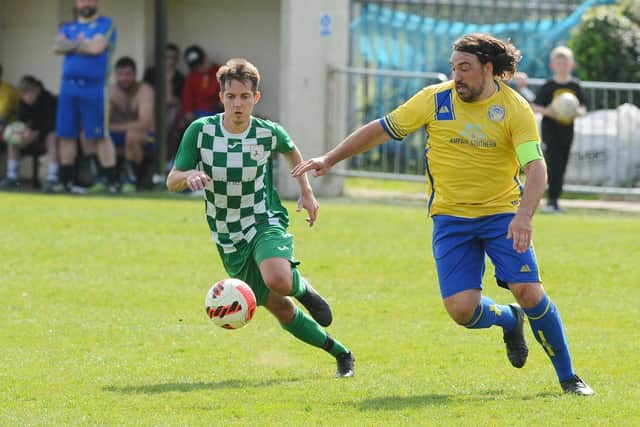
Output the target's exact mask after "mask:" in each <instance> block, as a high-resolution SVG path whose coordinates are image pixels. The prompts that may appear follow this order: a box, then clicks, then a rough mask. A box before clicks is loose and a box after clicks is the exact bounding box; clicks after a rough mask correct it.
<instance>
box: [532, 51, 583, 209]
mask: <svg viewBox="0 0 640 427" xmlns="http://www.w3.org/2000/svg"><path fill="white" fill-rule="evenodd" d="M574 65H575V64H574V61H573V52H572V51H571V49H569V48H568V47H565V46H558V47H556V48H554V49H553V50H552V51H551V61H550V64H549V68H550V69H551V71H552V72H553V76H552V78H551V79H549V80H547V81H546V82H545V84H544V85H542V86H541V87H540V89H539V90H538V94H537V95H536V98H535V100H534V101H533V104H532V108H533V110H534V111H535V112H537V113H540V114H542V116H543V117H542V142H543V144H544V156H545V160H546V162H547V181H548V189H547V204H546V206H543V208H542V211H543V212H547V213H559V212H563V210H562V209H561V208H560V206H559V205H558V199H559V198H560V195H561V194H562V186H563V184H564V174H565V172H566V170H567V163H569V153H570V151H571V143H572V142H573V120H571V121H570V122H569V123H564V122H561V121H559V120H558V119H557V117H556V114H555V112H554V111H553V110H552V108H551V103H552V102H553V100H554V98H555V97H557V96H559V95H560V94H562V93H565V92H570V93H572V94H573V95H575V96H576V97H577V98H578V101H579V102H580V106H579V107H578V110H577V116H582V115H584V114H586V111H587V110H586V108H585V106H584V104H585V97H584V93H583V91H582V88H581V86H580V81H579V80H578V79H576V78H575V77H573V76H572V75H571V71H572V70H573V68H574Z"/></svg>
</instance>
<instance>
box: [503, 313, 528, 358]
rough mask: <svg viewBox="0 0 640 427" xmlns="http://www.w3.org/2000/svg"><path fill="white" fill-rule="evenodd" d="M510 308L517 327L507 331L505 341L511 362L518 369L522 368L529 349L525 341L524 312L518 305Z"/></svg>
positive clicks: (504, 336)
mask: <svg viewBox="0 0 640 427" xmlns="http://www.w3.org/2000/svg"><path fill="white" fill-rule="evenodd" d="M509 307H511V311H513V315H514V316H515V318H516V326H514V327H513V329H512V330H510V331H508V332H507V331H505V332H504V335H503V339H504V343H505V344H506V345H507V357H508V358H509V362H511V364H512V365H513V366H514V367H516V368H522V367H523V366H524V364H525V362H526V361H527V356H528V355H529V348H528V347H527V342H526V341H525V339H524V330H523V329H524V311H523V310H522V309H521V308H520V306H519V305H517V304H509Z"/></svg>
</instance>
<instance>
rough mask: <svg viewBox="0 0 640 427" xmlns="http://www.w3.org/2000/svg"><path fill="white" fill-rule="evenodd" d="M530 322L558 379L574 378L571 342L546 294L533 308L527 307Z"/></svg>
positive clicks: (558, 314)
mask: <svg viewBox="0 0 640 427" xmlns="http://www.w3.org/2000/svg"><path fill="white" fill-rule="evenodd" d="M524 312H525V313H526V314H527V317H528V318H529V324H530V325H531V330H532V331H533V335H534V336H535V337H536V340H538V342H539V343H540V345H542V348H544V351H545V352H546V353H547V356H549V359H551V363H553V367H554V368H555V370H556V374H557V375H558V379H559V380H560V381H566V380H568V379H570V378H573V376H574V375H575V373H574V372H573V366H572V365H571V355H570V354H569V344H568V343H567V337H566V336H565V334H564V327H563V326H562V319H560V313H559V312H558V309H557V308H556V306H555V304H554V303H553V302H552V301H551V300H550V299H549V297H547V296H546V295H545V296H544V297H543V298H542V300H541V301H540V303H539V304H538V305H536V306H535V307H532V308H525V309H524Z"/></svg>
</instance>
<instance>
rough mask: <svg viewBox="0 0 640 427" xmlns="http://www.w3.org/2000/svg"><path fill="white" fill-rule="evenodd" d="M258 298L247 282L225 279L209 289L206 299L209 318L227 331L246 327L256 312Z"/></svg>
mask: <svg viewBox="0 0 640 427" xmlns="http://www.w3.org/2000/svg"><path fill="white" fill-rule="evenodd" d="M256 306H257V304H256V296H255V295H254V293H253V291H252V290H251V288H250V287H249V285H247V284H246V283H245V282H243V281H242V280H239V279H223V280H220V281H219V282H217V283H216V284H215V285H213V286H212V287H211V289H209V291H208V292H207V296H206V297H205V299H204V308H205V310H206V312H207V316H209V318H210V319H211V321H213V323H214V324H216V325H217V326H220V327H221V328H225V329H238V328H242V327H243V326H245V325H246V324H247V323H249V321H250V320H251V319H252V318H253V314H254V313H255V312H256Z"/></svg>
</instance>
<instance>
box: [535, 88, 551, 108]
mask: <svg viewBox="0 0 640 427" xmlns="http://www.w3.org/2000/svg"><path fill="white" fill-rule="evenodd" d="M552 95H553V93H552V91H551V85H549V83H548V82H547V83H545V84H543V85H542V86H541V87H540V89H539V90H538V93H537V94H536V99H535V100H534V101H533V103H534V104H537V105H542V106H543V107H546V106H547V105H549V104H551V100H552Z"/></svg>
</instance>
